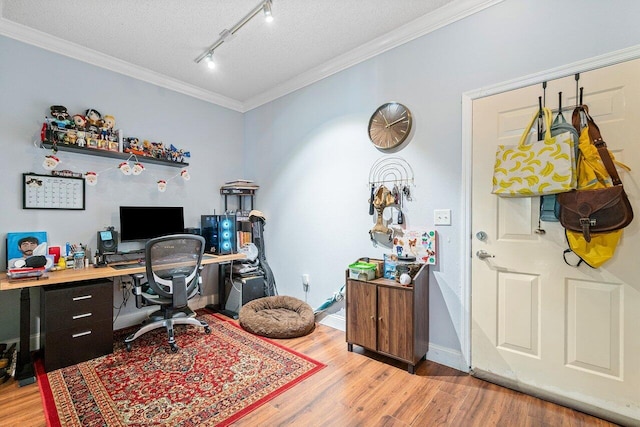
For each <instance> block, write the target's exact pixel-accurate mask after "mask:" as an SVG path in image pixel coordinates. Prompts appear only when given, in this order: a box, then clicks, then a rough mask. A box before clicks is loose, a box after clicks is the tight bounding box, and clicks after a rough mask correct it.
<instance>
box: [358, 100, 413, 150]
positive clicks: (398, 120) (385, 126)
mask: <svg viewBox="0 0 640 427" xmlns="http://www.w3.org/2000/svg"><path fill="white" fill-rule="evenodd" d="M412 123H413V119H412V117H411V111H409V109H408V108H407V107H405V106H404V105H402V104H400V103H398V102H387V103H386V104H382V105H381V106H380V107H378V108H377V109H376V111H375V112H374V113H373V115H372V116H371V118H370V119H369V139H371V142H373V145H375V146H376V147H378V148H380V149H382V150H389V149H391V148H395V147H397V146H398V145H400V144H402V143H403V142H404V141H405V140H406V139H407V138H408V137H409V133H410V132H411V125H412Z"/></svg>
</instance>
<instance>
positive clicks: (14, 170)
mask: <svg viewBox="0 0 640 427" xmlns="http://www.w3.org/2000/svg"><path fill="white" fill-rule="evenodd" d="M56 104H61V105H64V106H66V107H67V109H68V111H69V112H70V113H71V114H75V113H80V112H83V111H84V110H86V109H87V108H95V109H97V110H98V111H100V112H101V113H102V114H103V115H104V114H111V115H113V116H115V118H116V128H120V129H122V130H123V131H124V135H125V136H136V137H138V138H140V139H141V140H142V139H148V140H149V141H156V142H160V141H162V142H164V143H165V144H166V145H169V144H173V145H174V146H176V147H179V148H183V149H185V150H188V151H190V153H191V158H189V159H188V163H189V164H190V165H189V167H188V170H189V174H190V175H191V180H189V181H183V180H182V179H181V178H180V177H179V176H177V175H179V173H180V171H181V169H180V168H174V167H167V166H162V165H153V164H146V170H145V172H143V173H142V174H141V175H139V176H133V175H131V176H125V175H123V174H122V173H120V172H119V171H118V170H117V169H115V166H117V165H118V163H119V160H116V159H107V158H102V157H93V156H86V155H80V154H72V153H66V152H62V151H61V152H59V153H58V157H59V158H60V160H61V164H60V165H59V166H58V169H70V170H73V171H76V172H86V171H88V170H93V171H97V172H99V177H98V185H96V186H95V187H90V186H87V188H86V210H85V211H67V210H65V211H58V210H23V209H22V186H21V179H22V173H24V172H35V173H41V174H45V173H49V172H48V171H46V170H45V169H43V167H42V161H43V159H44V156H45V155H47V154H50V151H47V150H43V149H40V148H37V147H35V146H34V144H33V142H34V141H39V136H40V128H41V126H42V123H43V121H44V118H45V116H47V115H48V113H49V107H50V106H51V105H56ZM242 120H243V118H242V114H241V113H238V112H235V111H231V110H228V109H226V108H222V107H219V106H216V105H212V104H210V103H207V102H204V101H200V100H197V99H194V98H191V97H188V96H184V95H181V94H178V93H176V92H173V91H170V90H167V89H163V88H159V87H157V86H154V85H151V84H147V83H144V82H141V81H139V80H136V79H133V78H130V77H126V76H123V75H121V74H117V73H114V72H111V71H108V70H105V69H103V68H99V67H95V66H93V65H89V64H86V63H83V62H79V61H76V60H74V59H70V58H67V57H65V56H61V55H57V54H55V53H52V52H48V51H45V50H42V49H39V48H36V47H33V46H30V45H27V44H24V43H20V42H17V41H15V40H12V39H9V38H5V37H0V129H3V131H2V134H1V135H0V150H1V151H0V156H1V158H2V163H3V167H2V176H1V177H0V201H1V202H0V203H1V205H2V209H0V239H1V241H2V242H4V240H5V235H6V233H7V232H15V231H40V230H44V231H47V233H48V240H49V243H50V244H62V245H64V244H65V242H67V241H69V242H82V243H87V242H88V243H89V246H90V247H91V248H93V249H94V250H95V248H96V231H98V230H101V229H104V227H105V226H108V225H114V226H116V228H118V223H119V214H118V207H119V206H120V205H170V206H184V210H185V225H186V226H187V227H199V226H200V224H199V223H200V215H201V214H211V213H213V211H214V209H215V210H216V212H218V213H220V212H221V210H222V209H223V207H224V204H223V203H222V202H221V200H220V194H219V193H220V190H219V189H220V185H221V183H223V182H225V181H227V180H229V179H233V178H235V177H237V176H238V170H239V169H240V168H241V166H242V163H241V162H242V145H243V139H244V137H243V129H242ZM142 162H143V163H144V161H142ZM101 171H102V173H100V172H101ZM158 179H165V180H168V187H167V190H166V192H164V193H160V192H158V191H157V187H156V181H157V180H158ZM0 266H1V267H0V268H1V269H4V268H6V249H5V245H4V243H2V245H0ZM31 294H32V297H33V298H32V310H31V311H32V314H33V317H34V320H35V318H36V317H37V316H38V312H39V306H38V301H39V299H38V292H37V289H36V288H34V289H33V290H32V291H31ZM19 297H20V293H19V291H8V292H2V293H1V295H0V342H5V341H6V340H13V339H16V338H17V337H18V335H19V334H18V321H19V316H18V307H19ZM126 311H135V306H134V304H133V303H131V304H129V305H128V306H127V307H126V309H125V312H126ZM37 325H38V323H37V321H34V322H32V331H33V332H34V333H35V332H36V331H37V329H36V328H37Z"/></svg>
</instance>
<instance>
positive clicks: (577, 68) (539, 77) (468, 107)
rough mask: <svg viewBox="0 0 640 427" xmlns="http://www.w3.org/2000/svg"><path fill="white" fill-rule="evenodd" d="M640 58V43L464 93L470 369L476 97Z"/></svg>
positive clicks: (465, 330)
mask: <svg viewBox="0 0 640 427" xmlns="http://www.w3.org/2000/svg"><path fill="white" fill-rule="evenodd" d="M638 58H640V45H635V46H631V47H629V48H625V49H621V50H616V51H613V52H610V53H606V54H604V55H599V56H594V57H592V58H588V59H585V60H582V61H577V62H573V63H570V64H567V65H563V66H561V67H556V68H552V69H549V70H545V71H541V72H538V73H534V74H529V75H526V76H523V77H519V78H516V79H512V80H508V81H505V82H502V83H498V84H496V85H493V86H489V87H484V88H480V89H474V90H470V91H467V92H464V93H463V94H462V165H463V167H462V194H463V198H462V206H461V209H462V210H461V211H462V212H464V215H463V221H464V224H463V236H466V239H465V242H464V245H463V247H462V254H461V257H462V259H464V260H465V262H463V266H464V270H463V274H462V284H463V285H462V294H461V300H462V301H461V303H462V313H463V314H462V324H461V332H462V333H461V334H460V336H461V337H462V341H461V342H460V347H461V353H462V357H463V359H464V366H466V367H467V371H471V322H472V318H471V260H472V257H473V254H472V253H471V252H472V251H471V239H472V238H473V234H472V233H473V230H472V228H471V216H472V215H471V213H472V212H471V178H472V173H471V168H472V154H473V153H472V149H473V101H474V100H475V99H479V98H484V97H487V96H491V95H495V94H497V93H501V92H507V91H510V90H514V89H520V88H522V87H525V86H530V85H534V84H540V83H542V82H545V81H549V80H555V79H559V78H563V77H567V76H571V75H575V74H576V73H584V72H587V71H591V70H594V69H597V68H602V67H607V66H609V65H615V64H619V63H621V62H626V61H630V60H634V59H638Z"/></svg>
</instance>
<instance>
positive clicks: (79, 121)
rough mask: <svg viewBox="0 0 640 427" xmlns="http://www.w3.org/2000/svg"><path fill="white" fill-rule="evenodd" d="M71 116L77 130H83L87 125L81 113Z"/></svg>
mask: <svg viewBox="0 0 640 427" xmlns="http://www.w3.org/2000/svg"><path fill="white" fill-rule="evenodd" d="M72 118H73V124H74V126H75V128H76V129H77V130H84V128H85V127H86V126H87V118H86V117H85V116H83V115H82V114H74V115H73V117H72Z"/></svg>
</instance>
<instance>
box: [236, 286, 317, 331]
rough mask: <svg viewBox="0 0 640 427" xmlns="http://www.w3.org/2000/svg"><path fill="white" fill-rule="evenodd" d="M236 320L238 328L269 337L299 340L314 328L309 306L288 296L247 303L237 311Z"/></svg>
mask: <svg viewBox="0 0 640 427" xmlns="http://www.w3.org/2000/svg"><path fill="white" fill-rule="evenodd" d="M238 318H239V322H240V326H242V328H244V329H245V330H246V331H248V332H251V333H252V334H255V335H260V336H263V337H268V338H295V337H301V336H303V335H307V334H308V333H309V332H311V331H312V330H313V328H314V327H315V315H314V314H313V309H312V308H311V306H310V305H309V304H307V303H306V302H304V301H301V300H299V299H297V298H294V297H289V296H280V295H277V296H271V297H264V298H258V299H255V300H253V301H249V302H248V303H247V304H245V305H243V306H242V308H241V309H240V313H239V314H238Z"/></svg>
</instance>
